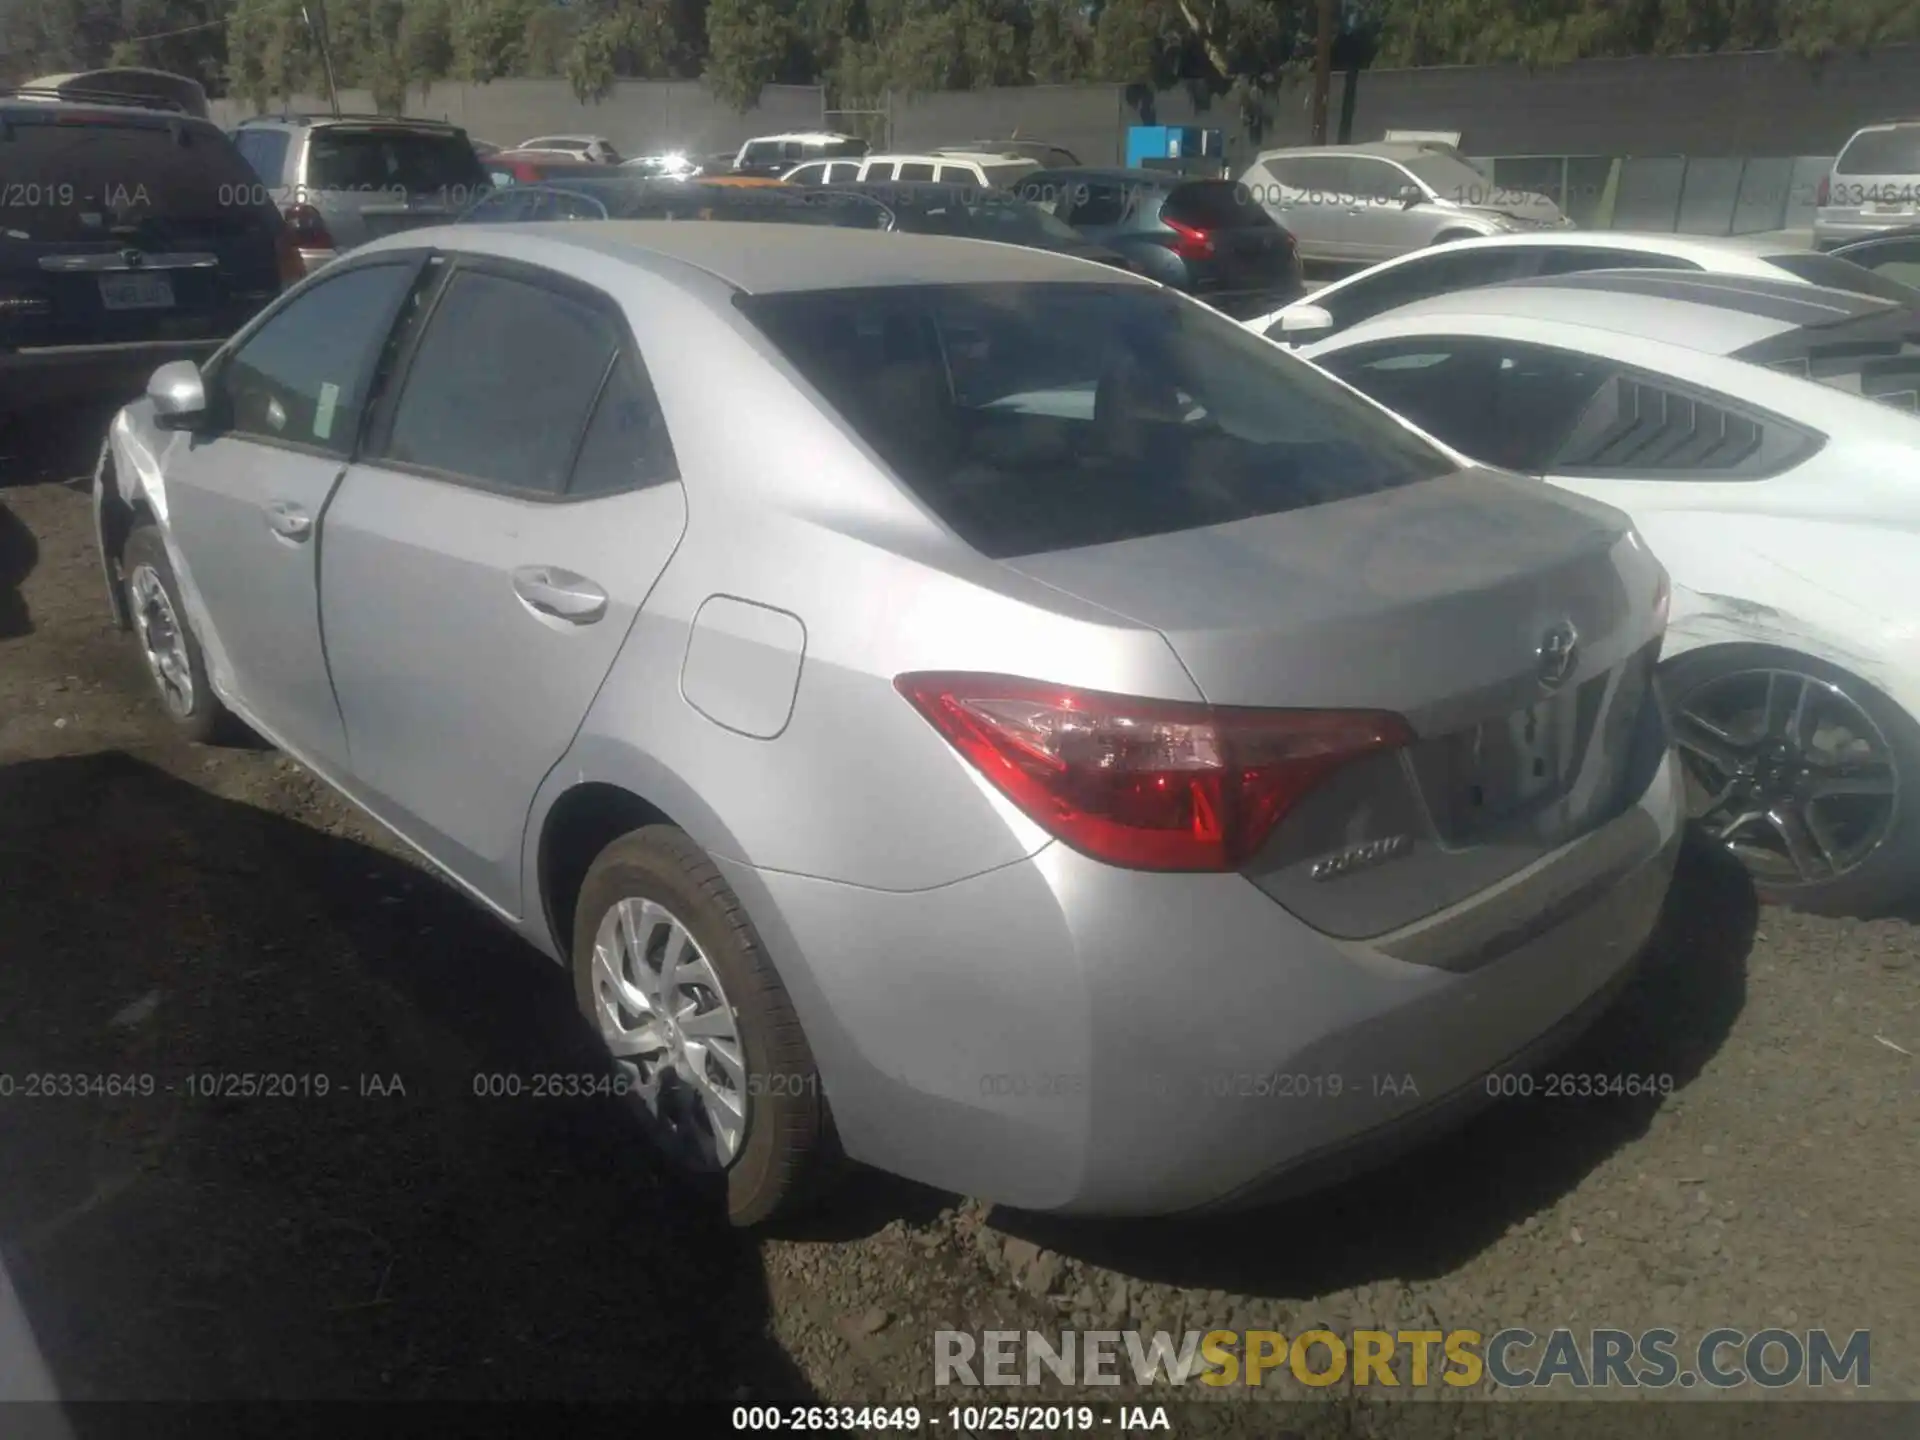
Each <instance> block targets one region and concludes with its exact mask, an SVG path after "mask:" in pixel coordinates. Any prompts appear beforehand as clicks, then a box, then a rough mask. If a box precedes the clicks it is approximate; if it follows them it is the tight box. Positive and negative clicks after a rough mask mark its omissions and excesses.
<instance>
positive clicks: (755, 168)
mask: <svg viewBox="0 0 1920 1440" xmlns="http://www.w3.org/2000/svg"><path fill="white" fill-rule="evenodd" d="M869 148H870V147H869V146H868V145H867V142H866V141H864V140H862V139H860V138H859V137H858V136H855V135H836V134H833V133H831V132H829V131H800V132H796V133H793V134H788V135H756V136H755V137H754V138H753V139H751V140H749V141H747V142H746V144H744V145H742V146H741V147H740V149H739V151H738V152H737V153H736V154H735V155H734V156H733V159H732V168H733V169H734V170H736V171H738V172H739V173H740V174H742V175H767V176H774V177H778V176H781V175H784V174H786V173H787V172H788V171H789V170H791V169H793V167H794V166H796V165H800V164H804V163H805V162H806V161H809V160H841V159H851V160H858V159H859V158H860V157H861V156H862V155H865V154H866V153H867V150H868V149H869Z"/></svg>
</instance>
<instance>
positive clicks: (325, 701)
mask: <svg viewBox="0 0 1920 1440" xmlns="http://www.w3.org/2000/svg"><path fill="white" fill-rule="evenodd" d="M768 233H769V232H768V227H766V226H760V225H728V224H722V223H715V224H708V225H698V226H693V225H675V224H660V223H654V224H644V223H626V222H609V223H606V224H601V225H593V226H545V227H542V226H537V225H530V226H517V225H503V226H464V227H459V228H448V229H437V230H430V231H415V232H411V233H409V234H406V235H403V236H396V237H393V238H392V239H390V240H386V241H381V242H376V243H375V244H372V245H368V246H365V247H363V248H362V249H360V250H358V251H356V252H355V253H354V254H353V255H351V256H348V257H345V258H343V259H342V260H341V261H339V262H338V263H336V264H334V265H332V266H330V267H328V268H327V269H326V270H325V271H323V272H321V273H319V274H316V275H314V276H312V277H309V278H308V279H307V280H306V281H304V282H303V283H302V284H300V285H299V286H298V287H296V288H294V289H293V290H290V291H289V292H287V294H286V295H285V296H283V297H282V298H281V299H280V300H279V301H278V302H276V303H275V304H274V305H273V306H272V307H270V308H269V309H268V310H267V311H266V312H265V313H264V314H263V315H262V316H261V317H260V318H259V319H258V320H257V321H256V322H255V323H253V324H252V325H250V326H249V327H248V328H247V329H245V330H244V331H242V332H241V333H240V334H239V335H237V336H236V337H235V338H234V339H233V340H232V341H231V342H230V343H229V344H227V345H226V346H225V347H224V348H223V349H222V350H221V351H220V352H219V353H218V354H217V355H216V356H214V357H213V358H212V360H211V361H210V362H209V363H207V364H206V365H204V366H201V367H197V368H196V367H195V366H193V365H191V364H176V365H170V366H167V367H164V368H163V369H162V370H160V371H159V372H158V373H156V375H155V376H154V378H153V380H152V382H151V384H150V386H149V388H148V394H147V397H146V398H144V399H143V400H141V401H139V402H136V403H135V404H133V405H130V406H128V407H127V408H126V409H125V410H124V411H122V412H121V413H120V415H119V416H118V417H117V418H116V420H115V422H114V424H113V426H112V430H111V434H110V437H109V440H108V444H107V446H106V448H105V452H104V453H103V455H102V459H101V464H100V469H99V474H98V476H97V478H96V482H95V500H96V513H97V516H98V522H99V532H100V541H101V553H102V558H103V562H104V567H105V572H106V577H107V580H108V582H109V593H110V595H111V597H112V602H113V605H114V607H115V611H116V614H117V615H118V617H119V619H120V620H121V622H122V623H123V624H124V625H125V626H127V627H128V628H129V629H130V630H131V631H132V632H133V634H134V635H135V636H136V637H137V639H138V641H139V644H140V647H141V650H142V653H143V654H144V655H145V657H146V659H147V661H148V664H149V667H150V669H151V672H152V677H153V681H154V686H155V691H156V694H157V696H158V698H159V700H160V702H161V704H163V705H164V707H165V709H166V712H167V713H168V714H169V715H170V716H171V717H172V718H173V720H174V721H175V723H176V724H177V725H178V726H179V728H180V729H181V731H182V732H183V733H184V734H186V735H187V736H189V737H191V738H195V739H202V740H205V739H211V738H214V737H216V736H217V735H218V733H219V732H220V731H221V729H222V728H223V727H224V726H226V725H227V724H229V723H230V722H231V721H232V720H233V719H235V718H237V719H238V720H240V721H243V722H244V723H245V724H246V725H248V726H251V727H252V728H253V729H254V730H256V731H258V732H259V733H260V734H261V735H263V736H265V737H267V738H268V739H270V740H271V741H272V742H273V743H275V744H276V745H278V746H280V747H282V748H283V749H284V750H285V752H286V753H288V754H289V755H291V756H293V757H295V758H296V759H297V760H299V761H300V762H301V763H302V764H303V765H305V766H307V767H308V768H310V769H311V770H312V771H314V772H315V773H316V774H318V775H320V776H322V777H324V778H325V779H326V780H327V781H328V782H330V783H331V784H332V785H334V786H335V787H337V788H338V789H339V790H340V791H341V792H342V793H343V794H345V795H346V796H347V797H348V798H349V799H350V800H352V801H354V802H355V803H357V804H358V805H359V806H361V807H362V808H364V809H365V810H366V811H367V812H368V813H370V814H371V815H372V816H374V817H376V818H377V819H378V820H379V821H380V822H382V823H383V824H384V825H385V826H387V827H388V828H390V829H391V830H392V831H393V832H394V833H395V834H396V835H397V836H399V837H400V838H401V839H403V840H404V841H405V842H407V843H408V844H409V845H411V846H412V847H414V848H415V849H416V850H418V852H419V853H420V854H421V855H422V856H424V857H425V858H426V859H427V860H428V861H430V862H431V863H432V864H433V865H434V866H435V867H436V868H437V869H439V870H440V871H442V872H444V873H445V875H446V876H447V877H449V879H450V881H451V883H453V884H454V885H456V886H458V887H459V888H460V889H461V890H463V891H464V892H466V893H467V894H468V895H469V896H471V897H472V899H473V900H474V901H475V902H476V903H477V904H479V905H481V906H483V907H485V908H486V909H488V910H489V911H491V912H493V913H494V914H496V915H497V916H499V917H500V918H501V919H503V920H505V921H506V922H507V923H509V924H511V925H513V926H514V927H515V928H517V929H518V931H519V932H520V933H521V934H522V935H524V936H525V937H526V939H527V940H528V941H529V942H531V943H532V944H533V945H534V946H535V947H537V948H538V949H540V950H541V951H544V952H545V953H546V954H547V955H548V956H550V957H551V958H553V959H554V960H556V961H558V962H559V963H561V964H562V965H564V966H567V967H568V968H569V969H570V971H571V973H572V976H573V980H574V984H575V988H576V992H577V996H578V1000H579V1005H580V1009H581V1012H582V1014H583V1016H584V1017H585V1019H586V1021H587V1023H589V1024H590V1025H591V1026H592V1027H594V1029H595V1030H596V1031H597V1033H598V1034H599V1036H600V1037H601V1038H602V1039H603V1040H604V1042H605V1044H606V1047H607V1050H608V1052H609V1054H610V1057H611V1065H612V1066H613V1071H612V1074H613V1076H614V1077H615V1079H616V1081H617V1085H618V1088H619V1089H621V1090H622V1091H623V1093H625V1094H627V1095H628V1096H629V1097H630V1099H631V1101H632V1102H633V1106H634V1109H635V1111H636V1112H637V1116H638V1119H639V1121H640V1125H639V1129H640V1130H642V1131H643V1132H645V1133H647V1134H649V1135H650V1136H652V1137H653V1138H654V1139H655V1140H656V1141H657V1142H658V1143H659V1144H660V1145H661V1147H662V1149H663V1152H664V1153H665V1154H667V1155H668V1156H670V1157H672V1158H673V1159H674V1160H675V1161H676V1162H678V1163H680V1164H681V1165H684V1166H685V1167H686V1169H687V1170H688V1171H689V1172H690V1173H693V1174H704V1175H706V1176H708V1177H723V1182H724V1189H725V1192H726V1195H727V1202H728V1208H729V1212H730V1214H731V1215H732V1217H733V1219H734V1220H735V1221H736V1223H740V1224H751V1223H755V1222H759V1221H763V1220H765V1219H767V1218H769V1217H771V1216H773V1215H775V1214H776V1213H780V1212H782V1211H785V1210H788V1209H790V1208H791V1207H792V1206H793V1205H795V1204H796V1203H799V1202H800V1201H801V1200H803V1199H804V1198H806V1197H808V1196H809V1195H810V1194H811V1193H813V1191H814V1187H815V1186H816V1185H817V1184H818V1183H819V1181H820V1180H821V1178H822V1177H824V1176H826V1175H828V1174H830V1173H831V1172H832V1170H833V1168H834V1165H835V1162H837V1161H838V1160H840V1159H843V1158H851V1159H852V1160H855V1161H861V1162H866V1163H869V1164H872V1165H875V1166H878V1167H882V1168H884V1169H887V1170H891V1171H895V1172H898V1173H900V1174H903V1175H906V1176H910V1177H913V1178H915V1179H918V1180H921V1181H924V1182H927V1183H930V1184H933V1185H937V1186H942V1187H946V1188H949V1189H953V1190H958V1191H962V1192H966V1193H970V1194H973V1195H978V1196H982V1197H986V1198H989V1199H992V1200H996V1201H1000V1202H1005V1203H1009V1204H1013V1205H1017V1206H1023V1207H1030V1208H1034V1209H1040V1210H1058V1211H1076V1212H1092V1213H1102V1214H1109V1215H1120V1214H1164V1213H1172V1212H1183V1211H1190V1210H1198V1209H1205V1208H1209V1207H1217V1206H1225V1205H1235V1204H1245V1203H1250V1202H1252V1201H1255V1200H1258V1199H1260V1198H1262V1197H1265V1196H1269V1195H1272V1194H1275V1193H1277V1188H1276V1187H1286V1186H1293V1185H1299V1184H1302V1183H1305V1182H1306V1180H1307V1178H1309V1177H1312V1176H1315V1175H1319V1174H1325V1173H1331V1172H1332V1171H1333V1170H1336V1169H1339V1168H1341V1167H1346V1166H1350V1165H1352V1164H1355V1163H1358V1162H1359V1161H1360V1160H1361V1159H1364V1158H1365V1157H1368V1156H1372V1155H1375V1154H1384V1153H1387V1151H1388V1150H1389V1149H1391V1148H1392V1146H1393V1145H1395V1144H1399V1143H1404V1139H1405V1137H1408V1136H1424V1135H1430V1134H1434V1133H1437V1131H1438V1127H1439V1125H1440V1122H1441V1121H1442V1119H1443V1118H1445V1117H1447V1116H1449V1115H1451V1114H1454V1113H1457V1107H1458V1104H1459V1103H1462V1102H1463V1099H1464V1098H1471V1097H1473V1096H1476V1095H1483V1094H1485V1093H1486V1091H1487V1089H1488V1087H1487V1085H1486V1083H1485V1078H1486V1076H1487V1075H1488V1073H1489V1072H1490V1071H1493V1070H1496V1069H1498V1068H1500V1067H1503V1066H1509V1065H1522V1064H1526V1063H1529V1061H1530V1060H1531V1059H1532V1058H1533V1057H1535V1056H1538V1055H1541V1054H1544V1053H1545V1051H1546V1050H1547V1049H1549V1048H1551V1047H1552V1046H1554V1045H1556V1044H1558V1043H1560V1042H1561V1040H1562V1039H1563V1038H1564V1037H1565V1036H1567V1035H1569V1034H1571V1033H1572V1031H1573V1030H1574V1029H1575V1028H1577V1027H1578V1026H1579V1025H1580V1023H1581V1022H1582V1021H1583V1020H1584V1019H1585V1018H1586V1017H1588V1016H1590V1015H1591V1014H1592V1013H1593V1012H1594V1010H1595V1008H1596V1007H1597V1006H1600V1005H1602V1004H1603V1003H1604V1002H1605V1000H1606V998H1607V996H1608V995H1609V994H1610V993H1611V992H1612V990H1613V989H1614V988H1615V987H1616V986H1617V985H1618V984H1619V983H1620V982H1621V980H1622V978H1623V977H1624V976H1625V975H1626V974H1628V973H1629V971H1630V968H1631V964H1632V961H1633V960H1634V958H1635V956H1636V954H1637V952H1638V951H1639V950H1640V949H1641V947H1642V945H1643V942H1644V941H1645V940H1646V938H1647V937H1648V935H1649V933H1650V931H1651V929H1652V927H1653V925H1654V922H1655V918H1656V915H1657V912H1658V911H1659V909H1660V906H1661V903H1662V899H1663V896H1664V894H1665V891H1666V889H1667V886H1668V883H1669V878H1670V875H1671V872H1672V867H1673V858H1674V852H1675V846H1676V835H1677V833H1678V826H1679V817H1678V797H1677V790H1676V783H1675V771H1674V767H1673V764H1672V761H1671V759H1670V755H1669V745H1668V738H1667V731H1666V726H1665V721H1664V719H1663V717H1662V714H1661V710H1660V706H1659V704H1658V703H1657V701H1656V699H1655V696H1654V694H1653V691H1652V688H1651V676H1652V673H1653V667H1654V664H1655V661H1656V658H1657V652H1658V650H1659V647H1660V643H1661V636H1662V632H1663V629H1664V625H1665V613H1666V576H1665V572H1664V570H1663V569H1662V568H1661V566H1660V565H1659V564H1658V562H1657V561H1656V560H1655V559H1654V558H1653V557H1652V556H1651V555H1650V554H1649V553H1648V552H1647V551H1646V549H1645V547H1644V545H1643V544H1642V542H1641V541H1640V539H1639V537H1638V536H1637V535H1636V534H1635V533H1634V531H1633V529H1632V527H1631V525H1630V523H1629V522H1628V521H1627V520H1626V519H1625V518H1624V517H1623V516H1622V515H1621V514H1620V513H1619V512H1618V511H1615V510H1613V509H1611V508H1609V507H1607V506H1604V505H1601V504H1598V503H1596V502H1593V501H1590V500H1585V499H1581V498H1579V497H1574V496H1569V495H1562V494H1555V493H1551V492H1548V491H1546V490H1543V489H1542V488H1541V487H1539V486H1538V485H1536V484H1534V483H1532V482H1530V481H1526V480H1522V479H1518V478H1514V477H1510V476H1508V475H1505V474H1503V473H1501V472H1498V471H1493V470H1488V469H1483V468H1478V467H1475V466H1473V465H1471V464H1468V463H1467V462H1464V461H1462V460H1460V459H1459V458H1458V457H1457V456H1454V455H1452V454H1450V453H1448V452H1445V451H1442V450H1440V449H1438V448H1436V447H1435V445H1434V444H1433V443H1432V442H1430V441H1428V440H1426V439H1424V438H1423V437H1421V436H1420V435H1419V434H1417V433H1416V432H1414V431H1412V430H1411V429H1409V428H1407V427H1406V426H1405V425H1403V424H1402V423H1400V422H1399V421H1397V420H1395V419H1393V418H1392V417H1391V416H1389V415H1388V414H1387V413H1386V412H1385V411H1383V410H1381V409H1379V408H1378V407H1376V406H1375V405H1374V404H1373V403H1372V402H1370V401H1368V400H1365V399H1363V398H1361V397H1360V396H1358V395H1357V394H1355V393H1354V392H1353V391H1350V390H1348V389H1347V388H1345V387H1344V386H1342V385H1340V384H1339V383H1337V382H1335V381H1333V380H1331V379H1329V378H1327V377H1325V376H1324V375H1322V374H1320V373H1319V372H1317V371H1315V370H1314V369H1312V368H1311V367H1309V366H1308V365H1306V364H1304V363H1302V362H1300V361H1298V360H1296V359H1294V358H1293V357H1291V356H1289V355H1286V354H1284V353H1282V352H1281V351H1280V350H1279V349H1278V348H1277V347H1275V346H1273V345H1271V344H1268V343H1267V342H1266V341H1264V340H1261V339H1260V338H1258V337H1256V336H1253V335H1250V334H1248V333H1246V332H1245V331H1243V330H1242V329H1241V328H1240V327H1239V326H1237V325H1235V324H1234V323H1233V322H1231V321H1229V320H1226V319H1223V318H1221V317H1220V316H1218V315H1215V314H1213V313H1212V312H1210V311H1208V310H1206V309H1205V308H1203V307H1202V306H1200V305H1198V304H1196V303H1194V302H1193V301H1191V300H1189V299H1186V298H1184V297H1182V296H1179V295H1176V294H1174V293H1172V292H1169V291H1167V290H1164V289H1162V288H1161V287H1159V286H1156V285H1153V284H1151V283H1150V282H1148V281H1145V280H1142V279H1139V278H1136V277H1132V276H1128V275H1125V274H1122V273H1119V272H1116V271H1115V270H1114V269H1113V268H1112V267H1110V266H1104V265H1099V264H1094V263H1091V262H1087V261H1082V260H1078V259H1073V258H1070V257H1066V256H1060V255H1052V254H1047V253H1044V252H1041V251H1032V250H1015V249H1010V248H1008V247H1005V246H998V245H989V244H984V243H979V242H974V241H966V240H956V239H946V238H936V237H923V236H909V235H895V234H878V233H867V232H857V231H846V230H830V229H813V228H795V229H792V230H791V231H789V232H786V233H783V234H782V235H781V236H780V237H779V243H777V244H775V243H770V242H769V239H768ZM288 979H289V983H293V984H297V983H298V977H297V976H290V977H288ZM1409 1082H1411V1083H1409ZM1288 1096H1293V1097H1296V1098H1295V1099H1293V1100H1291V1101H1290V1100H1289V1099H1288V1098H1287V1097H1288Z"/></svg>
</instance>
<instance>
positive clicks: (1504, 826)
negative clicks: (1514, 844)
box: [1414, 675, 1609, 845]
mask: <svg viewBox="0 0 1920 1440" xmlns="http://www.w3.org/2000/svg"><path fill="white" fill-rule="evenodd" d="M1608 680H1609V677H1608V676H1605V675H1600V676H1595V677H1594V678H1593V679H1591V680H1589V681H1587V682H1586V683H1585V684H1584V685H1581V686H1579V687H1577V688H1575V689H1571V690H1566V691H1562V692H1561V693H1559V694H1556V695H1549V696H1544V697H1542V698H1541V699H1540V700H1539V701H1537V702H1535V703H1534V704H1531V705H1528V706H1525V707H1523V708H1521V709H1518V710H1515V711H1513V712H1511V713H1510V714H1507V715H1503V716H1499V717H1496V718H1492V719H1488V720H1484V721H1482V722H1480V723H1479V724H1477V725H1472V726H1468V727H1466V728H1465V729H1462V730H1457V731H1455V732H1453V733H1452V734H1450V735H1445V736H1440V737H1436V738H1435V739H1434V740H1432V741H1430V742H1428V743H1426V744H1424V745H1422V746H1420V747H1418V751H1417V753H1416V754H1415V756H1414V765H1415V769H1416V771H1417V773H1418V775H1419V781H1420V789H1421V792H1422V794H1423V795H1424V796H1425V797H1426V800H1427V806H1428V810H1429V813H1430V814H1431V815H1432V816H1433V821H1434V826H1435V828H1436V829H1437V830H1438V831H1439V833H1440V836H1441V839H1442V840H1443V841H1444V842H1445V843H1446V844H1449V845H1473V844H1478V843H1481V842H1483V841H1486V840H1489V839H1491V838H1493V837H1495V836H1497V835H1498V834H1500V833H1502V832H1508V833H1511V832H1512V831H1513V830H1515V829H1516V828H1528V829H1531V828H1533V827H1532V824H1531V822H1532V821H1533V820H1534V819H1535V817H1538V816H1541V815H1543V814H1546V813H1548V812H1553V813H1555V814H1557V813H1558V810H1557V808H1556V807H1559V806H1560V802H1562V801H1564V800H1566V799H1567V797H1568V795H1569V792H1570V791H1571V789H1572V787H1573V784H1574V781H1575V780H1576V779H1577V778H1578V773H1579V766H1580V761H1581V757H1582V756H1583V755H1584V754H1585V753H1586V752H1587V748H1588V742H1589V741H1590V740H1591V739H1592V738H1593V734H1594V726H1595V725H1596V723H1597V722H1598V721H1599V719H1600V715H1599V711H1600V707H1601V705H1602V704H1603V702H1604V700H1605V696H1606V687H1607V684H1608Z"/></svg>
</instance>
